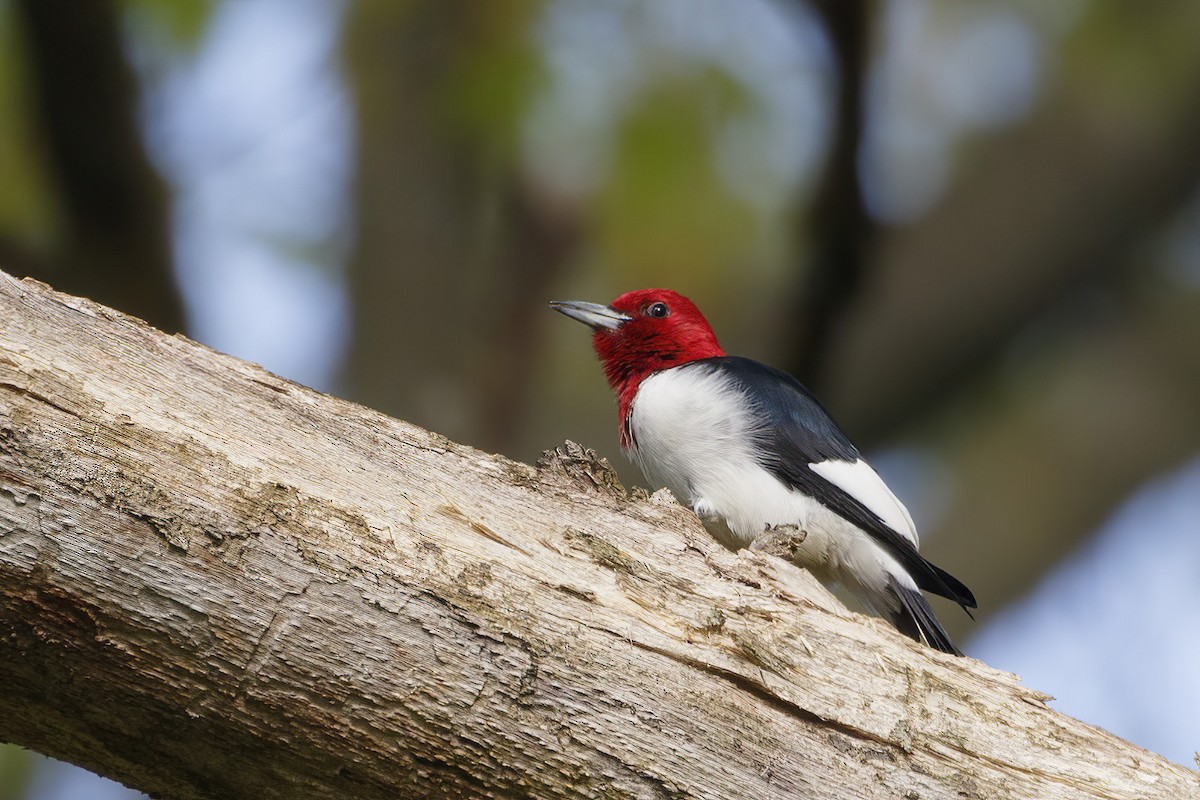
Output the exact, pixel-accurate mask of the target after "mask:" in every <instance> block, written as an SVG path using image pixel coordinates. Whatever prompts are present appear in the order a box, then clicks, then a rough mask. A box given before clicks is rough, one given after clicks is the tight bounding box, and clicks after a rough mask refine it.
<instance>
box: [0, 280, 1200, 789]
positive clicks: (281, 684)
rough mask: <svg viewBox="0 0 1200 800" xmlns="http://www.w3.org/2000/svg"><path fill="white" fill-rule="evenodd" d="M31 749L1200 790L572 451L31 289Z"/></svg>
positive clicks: (349, 769) (512, 769) (6, 647)
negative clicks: (468, 426)
mask: <svg viewBox="0 0 1200 800" xmlns="http://www.w3.org/2000/svg"><path fill="white" fill-rule="evenodd" d="M0 686H3V687H4V688H3V691H2V692H0V738H2V739H4V740H7V741H11V742H16V743H18V744H21V745H25V746H27V747H31V748H33V749H36V750H39V751H41V752H44V753H47V754H49V755H52V756H55V757H57V758H62V759H65V760H68V761H72V762H74V763H77V764H81V765H83V766H85V767H88V768H89V769H93V770H95V771H97V772H100V773H101V774H104V775H107V776H110V777H112V778H115V779H116V780H119V781H121V782H122V783H125V784H127V785H129V786H132V787H135V788H138V789H141V790H143V791H146V792H149V793H151V794H153V795H156V796H161V797H165V798H276V797H278V798H284V797H286V798H294V797H305V798H309V797H312V798H326V797H328V798H333V797H337V798H346V797H355V798H382V797H388V798H395V797H412V798H451V797H455V798H457V797H471V798H474V797H535V798H615V797H631V798H726V799H732V798H752V799H753V800H763V799H765V798H839V799H844V798H962V797H976V798H1047V799H1052V798H1200V780H1198V779H1197V775H1196V774H1195V773H1193V772H1192V771H1190V770H1187V769H1185V768H1183V767H1180V766H1178V765H1174V764H1171V763H1169V762H1167V761H1166V760H1165V759H1163V758H1161V757H1159V756H1156V755H1154V754H1152V753H1149V752H1146V751H1144V750H1141V749H1138V748H1136V747H1134V746H1132V745H1130V744H1128V743H1126V742H1124V741H1121V740H1120V739H1117V738H1116V737H1114V736H1111V735H1110V734H1108V733H1106V732H1104V731H1102V730H1099V729H1097V728H1094V727H1091V726H1088V725H1085V724H1083V723H1081V722H1078V721H1076V720H1074V719H1071V718H1069V717H1066V716H1063V715H1061V714H1059V713H1057V712H1055V711H1053V710H1052V709H1050V708H1048V707H1047V705H1046V702H1045V701H1046V699H1047V698H1046V697H1045V696H1044V695H1041V694H1039V693H1037V692H1036V691H1033V690H1031V689H1028V688H1025V687H1022V686H1021V685H1019V683H1018V682H1017V680H1016V678H1015V677H1014V676H1012V675H1009V674H1006V673H1001V672H998V671H995V670H992V669H990V668H988V667H987V666H985V665H984V664H981V663H979V662H976V661H972V660H970V659H957V658H953V657H950V656H943V655H942V654H939V653H935V652H933V651H931V650H929V649H927V648H923V647H920V646H918V645H916V644H915V643H913V642H910V641H909V640H907V639H905V638H903V637H902V636H900V635H899V634H897V633H895V632H894V631H892V630H891V629H889V628H888V627H887V626H886V625H885V624H883V623H881V622H877V621H874V620H870V619H867V618H864V617H860V616H858V615H854V614H851V613H850V612H848V611H846V610H845V609H843V608H842V607H841V606H840V605H839V604H838V603H837V601H836V600H834V599H833V598H832V597H831V596H830V595H829V594H828V593H827V592H826V591H825V590H824V589H823V588H822V587H820V586H819V585H818V584H816V583H815V581H813V580H812V579H811V578H810V576H808V575H807V574H806V573H803V572H801V571H798V570H796V569H794V568H792V567H790V566H788V565H786V564H784V563H783V562H781V561H778V560H777V559H774V558H772V557H771V556H769V555H767V554H765V553H751V552H742V553H737V554H734V553H730V552H728V551H725V550H723V549H721V548H720V547H719V546H718V545H716V544H715V543H714V542H713V541H712V540H710V539H709V538H708V537H707V535H706V534H705V533H704V531H703V529H702V528H701V527H700V526H699V524H698V522H697V521H696V520H695V518H694V517H693V516H692V515H691V514H690V513H689V512H686V511H685V510H684V509H682V508H680V507H679V506H678V505H676V504H675V503H674V502H673V501H671V500H670V499H669V498H666V497H662V496H655V497H653V498H645V497H630V496H626V495H625V493H624V492H623V491H622V490H620V488H619V485H616V484H615V483H614V482H613V481H612V480H611V476H609V475H608V473H607V472H606V471H605V469H604V465H603V464H600V463H597V462H596V461H595V460H594V457H593V456H592V455H591V454H589V453H587V452H585V451H582V450H580V449H578V448H563V449H562V450H561V451H560V452H559V453H558V454H557V455H553V454H552V455H551V456H549V457H547V458H546V459H545V460H544V461H543V463H542V465H541V466H540V467H531V466H527V465H525V464H519V463H514V462H511V461H508V460H506V459H503V458H500V457H497V456H493V455H487V454H484V453H481V452H478V451H475V450H472V449H471V448H468V447H464V446H462V445H458V444H455V443H453V442H450V441H447V440H446V439H444V438H442V437H439V436H438V435H436V434H433V433H430V432H428V431H424V430H421V429H419V428H416V427H414V426H412V425H409V424H407V423H404V422H401V421H398V420H395V419H390V418H388V417H385V416H383V415H381V414H378V413H376V412H373V411H371V410H369V409H366V408H362V407H360V406H356V405H353V404H351V403H347V402H344V401H341V400H338V399H336V398H332V397H327V396H324V395H321V394H318V393H316V392H313V391H310V390H308V389H305V388H303V387H301V386H298V385H295V384H293V383H289V382H288V381H285V380H282V379H280V378H277V377H275V376H273V375H271V374H269V373H267V372H265V371H264V370H262V369H261V368H259V367H257V366H255V365H253V364H248V363H246V362H243V361H239V360H237V359H234V358H231V357H229V356H225V355H221V354H219V353H215V352H213V351H211V350H208V349H206V348H204V347H201V346H199V345H197V344H195V343H194V342H191V341H189V340H187V339H184V338H182V337H171V336H166V335H164V334H162V333H160V332H158V331H156V330H154V329H152V328H150V327H148V326H146V325H145V324H143V323H140V322H138V321H137V320H134V319H131V318H128V317H125V316H123V315H121V314H119V313H116V312H114V311H111V310H109V309H106V308H103V307H101V306H98V305H95V304H93V303H91V302H89V301H86V300H81V299H78V298H72V297H68V296H65V295H61V294H57V293H55V292H53V291H51V290H49V289H48V288H47V287H45V286H42V285H41V284H36V283H31V282H19V281H16V280H14V279H11V278H8V277H7V276H3V275H2V274H0Z"/></svg>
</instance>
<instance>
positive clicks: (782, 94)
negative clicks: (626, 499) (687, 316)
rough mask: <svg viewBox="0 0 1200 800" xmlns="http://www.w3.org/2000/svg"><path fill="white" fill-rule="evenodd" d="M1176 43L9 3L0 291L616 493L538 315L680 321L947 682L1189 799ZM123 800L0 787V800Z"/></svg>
mask: <svg viewBox="0 0 1200 800" xmlns="http://www.w3.org/2000/svg"><path fill="white" fill-rule="evenodd" d="M1198 42H1200V3H1196V2H1194V0H1161V2H1156V3H1152V4H1143V3H1127V2H1123V1H1122V0H1090V1H1089V0H1056V2H1053V3H1045V2H1041V0H1007V1H1003V2H1002V1H1001V0H990V1H989V0H969V1H967V0H879V1H878V2H871V3H862V2H850V1H849V0H822V1H818V0H740V1H739V2H736V3H735V2H719V1H718V0H654V2H646V1H645V0H643V1H642V2H636V1H634V0H508V1H507V2H502V3H501V2H473V3H445V2H439V0H224V2H217V1H216V0H126V1H125V2H118V1H117V0H89V2H78V1H77V0H0V269H3V270H5V271H7V272H9V273H12V274H16V275H20V276H25V275H31V276H34V277H37V278H39V279H41V280H44V281H46V282H48V283H50V284H51V285H52V286H54V287H55V288H57V289H60V290H63V291H67V292H72V293H76V294H82V295H87V296H89V297H92V298H93V299H95V300H98V301H100V302H103V303H106V304H109V305H112V306H115V307H116V308H119V309H121V310H123V311H126V312H128V313H131V314H134V315H137V316H139V317H143V318H145V319H147V320H148V321H150V322H151V323H152V324H154V325H156V326H158V327H160V328H162V329H164V330H167V331H182V332H184V333H186V334H187V335H188V336H191V337H193V338H195V339H198V340H199V341H201V342H204V343H205V344H208V345H210V346H212V347H214V348H217V349H219V350H223V351H226V352H229V353H233V354H235V355H238V356H240V357H243V358H247V359H250V360H253V361H257V362H260V363H262V364H263V365H265V366H266V367H267V368H268V369H271V370H272V371H274V372H277V373H279V374H282V375H284V376H286V377H289V378H292V379H294V380H296V381H299V382H301V383H304V384H307V385H310V386H313V387H315V388H318V389H320V390H322V391H328V392H332V393H335V394H338V395H341V396H344V397H349V398H351V399H354V400H357V401H359V402H362V403H365V404H367V405H369V406H372V407H375V408H378V409H380V410H383V411H385V412H387V413H389V414H392V415H395V416H398V417H402V418H404V419H407V420H410V421H412V422H415V423H417V424H420V425H422V426H425V427H427V428H431V429H433V430H435V431H438V432H440V433H442V434H445V435H447V436H449V437H451V438H453V439H455V440H458V441H461V442H465V443H468V444H471V445H474V446H476V447H480V448H483V449H485V450H489V451H495V452H500V453H504V454H505V455H508V456H510V457H513V458H516V459H520V460H522V461H527V462H528V461H532V460H533V459H535V458H536V457H537V455H538V453H539V452H540V451H541V450H543V449H545V448H549V447H553V446H554V445H556V444H557V443H559V442H561V441H562V440H563V439H564V438H567V437H569V438H571V439H574V440H576V441H579V442H582V443H584V444H586V445H589V446H592V447H595V448H596V449H598V450H599V451H600V452H601V453H602V454H605V455H607V456H609V457H610V458H611V459H612V461H613V463H614V464H615V465H616V466H617V467H618V468H619V469H620V470H621V473H622V476H623V477H624V479H625V480H626V482H627V483H630V484H635V483H638V482H639V481H640V476H639V475H638V474H637V473H636V471H635V470H633V469H631V468H630V467H629V465H628V464H626V463H625V462H624V460H623V458H622V457H621V456H620V453H619V448H618V445H617V441H616V430H617V420H616V415H615V409H614V403H613V401H612V399H611V396H610V393H609V391H608V388H607V386H606V385H605V383H604V379H603V376H602V373H601V371H600V368H599V366H598V364H597V363H596V362H595V360H594V357H593V355H592V352H591V347H590V341H589V337H588V334H587V332H586V331H585V330H584V329H583V328H582V327H580V326H579V325H577V324H576V323H574V322H571V321H569V320H566V319H564V318H562V317H560V316H558V315H556V314H554V313H552V312H551V311H549V310H548V309H547V308H546V302H547V301H548V300H550V299H555V298H569V299H588V300H595V301H602V302H608V301H610V300H611V299H613V298H614V297H615V296H616V295H618V294H620V293H621V292H623V291H626V290H629V289H634V288H643V287H648V286H667V287H671V288H674V289H677V290H679V291H681V292H683V293H684V294H687V295H689V296H691V297H692V298H693V299H694V300H695V301H696V302H697V304H698V305H699V306H700V307H701V308H702V309H704V310H705V311H706V313H707V314H708V316H709V318H710V320H711V321H712V322H713V324H714V327H715V328H716V330H717V332H718V334H719V335H720V338H721V340H722V344H723V345H724V346H725V347H726V349H727V350H729V351H731V352H736V353H741V354H745V355H749V356H752V357H756V358H759V359H761V360H764V361H768V362H771V363H773V364H776V365H778V366H781V367H784V368H786V369H788V370H790V371H791V372H793V373H794V374H796V375H797V376H799V377H800V378H801V379H802V380H804V381H806V382H807V383H808V384H809V385H810V386H811V387H812V388H813V389H814V390H815V391H816V393H817V394H818V395H819V396H820V397H822V398H823V399H824V400H825V402H826V405H827V406H828V407H829V408H830V410H831V411H832V412H833V414H834V416H835V417H837V418H838V419H839V420H840V421H841V422H842V423H843V426H844V427H845V428H846V429H847V431H848V432H849V433H850V435H851V437H852V438H853V439H854V440H856V441H857V442H858V443H859V444H860V446H861V447H862V449H863V450H864V451H866V452H867V453H869V455H870V457H871V458H872V459H873V461H874V462H875V463H876V465H877V467H878V468H879V470H880V471H881V472H882V473H883V474H884V476H885V478H886V479H887V481H888V482H889V483H890V484H891V485H893V487H895V488H896V490H897V493H898V494H899V495H900V496H901V497H902V498H903V499H904V500H905V501H906V503H907V504H908V506H909V508H910V510H911V511H912V512H913V516H914V517H915V518H916V520H917V523H918V525H919V527H920V528H921V530H922V547H923V550H924V552H926V553H927V554H928V555H929V557H930V558H931V559H932V560H933V561H935V562H937V563H938V564H940V565H941V566H943V567H945V568H946V569H948V570H949V571H950V572H952V573H953V574H955V575H957V576H958V577H960V578H962V579H963V580H964V581H965V582H966V583H967V584H968V585H969V586H971V587H972V589H974V591H975V594H976V595H977V597H978V598H979V601H980V608H979V614H978V621H977V622H975V623H971V622H970V620H968V619H967V618H966V617H965V615H962V614H961V613H958V612H956V611H955V610H954V609H953V608H952V607H950V606H948V605H939V606H938V610H939V612H940V613H941V615H942V616H943V618H944V619H945V620H946V622H947V623H948V625H949V627H950V629H951V632H952V633H953V634H955V635H956V637H957V638H958V639H959V640H960V641H961V642H962V643H963V644H964V649H965V650H966V651H967V653H968V654H969V655H972V656H975V657H978V658H981V659H983V660H984V661H986V662H988V663H989V664H992V665H994V666H996V667H999V668H1002V669H1007V670H1012V671H1014V672H1017V673H1019V674H1020V675H1021V676H1023V678H1024V680H1025V682H1026V683H1027V684H1028V685H1030V686H1032V687H1034V688H1037V689H1040V690H1042V691H1045V692H1048V693H1050V694H1052V695H1054V696H1056V697H1057V698H1059V699H1058V700H1057V702H1056V703H1055V706H1056V707H1057V708H1059V709H1061V710H1062V711H1064V712H1066V713H1069V714H1072V715H1074V716H1077V717H1080V718H1082V719H1084V720H1087V721H1089V722H1092V723H1095V724H1098V725H1101V726H1103V727H1105V728H1108V729H1109V730H1111V731H1113V732H1114V733H1116V734H1118V735H1120V736H1122V737H1125V738H1127V739H1130V740H1132V741H1134V742H1136V743H1138V744H1140V745H1142V746H1144V747H1147V748H1149V749H1152V750H1155V751H1157V752H1160V753H1162V754H1164V755H1166V756H1168V757H1169V758H1171V759H1173V760H1175V761H1178V762H1180V763H1184V764H1187V765H1189V766H1191V765H1192V759H1193V753H1194V751H1196V750H1197V749H1200V46H1198V44H1197V43H1198ZM213 402H220V398H213ZM132 796H138V795H136V794H135V793H132V792H129V791H128V790H126V789H123V788H122V787H120V786H118V785H116V784H114V783H111V782H108V781H103V780H101V779H99V778H97V777H95V776H92V775H90V774H88V773H86V772H84V771H82V770H79V769H77V768H73V767H67V766H66V765H61V764H57V763H56V762H52V761H48V760H45V759H42V758H41V757H39V756H35V755H34V754H32V753H29V752H28V751H25V750H22V749H20V748H17V747H12V746H8V747H3V748H0V800H17V799H18V798H20V799H21V800H25V799H26V798H40V799H47V800H48V799H49V798H89V800H91V799H92V798H122V797H132Z"/></svg>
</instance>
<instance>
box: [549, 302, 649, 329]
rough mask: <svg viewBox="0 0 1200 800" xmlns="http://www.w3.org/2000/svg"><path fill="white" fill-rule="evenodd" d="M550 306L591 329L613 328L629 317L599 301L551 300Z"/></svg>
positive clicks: (619, 325)
mask: <svg viewBox="0 0 1200 800" xmlns="http://www.w3.org/2000/svg"><path fill="white" fill-rule="evenodd" d="M550 307H551V308H553V309H554V310H555V311H558V312H560V313H562V314H566V315H567V316H568V317H570V318H571V319H576V320H579V321H580V322H582V323H583V324H584V325H587V326H588V327H590V328H592V329H599V328H608V329H609V330H615V329H617V328H619V327H621V324H622V323H625V322H628V321H629V320H630V319H631V317H628V316H626V315H624V314H622V313H621V312H620V311H616V310H614V309H612V308H609V307H608V306H602V305H600V304H599V303H585V302H584V301H582V300H551V301H550Z"/></svg>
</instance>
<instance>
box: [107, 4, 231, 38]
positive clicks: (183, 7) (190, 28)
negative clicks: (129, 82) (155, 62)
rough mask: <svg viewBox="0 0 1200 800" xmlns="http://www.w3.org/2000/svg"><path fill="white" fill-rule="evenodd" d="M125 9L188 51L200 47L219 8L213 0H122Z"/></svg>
mask: <svg viewBox="0 0 1200 800" xmlns="http://www.w3.org/2000/svg"><path fill="white" fill-rule="evenodd" d="M121 5H122V6H123V8H124V10H125V11H126V12H127V13H129V14H130V15H133V16H135V17H136V18H137V19H138V20H139V21H143V22H145V23H147V24H149V25H151V26H153V27H155V28H157V29H159V30H160V31H162V32H163V33H165V34H166V36H167V38H168V39H169V40H170V41H171V42H172V43H173V44H175V45H176V46H179V47H188V48H192V47H195V46H197V45H198V44H199V43H200V40H201V38H202V37H203V35H204V31H205V29H206V28H207V26H208V20H209V17H210V16H211V15H212V12H213V10H214V9H215V8H216V7H217V3H215V2H213V0H121Z"/></svg>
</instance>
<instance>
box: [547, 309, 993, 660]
mask: <svg viewBox="0 0 1200 800" xmlns="http://www.w3.org/2000/svg"><path fill="white" fill-rule="evenodd" d="M550 307H551V308H552V309H554V310H555V311H559V312H561V313H562V314H565V315H566V316H568V317H570V318H572V319H574V320H577V321H579V322H582V323H583V324H585V325H587V326H588V327H590V328H591V329H592V331H593V333H592V345H593V347H594V349H595V351H596V354H597V356H599V359H600V362H601V365H602V366H603V368H604V374H605V377H606V378H607V379H608V384H609V386H611V387H612V389H613V391H614V392H615V393H616V398H617V405H618V408H619V415H620V443H621V448H622V450H624V452H625V454H626V455H627V456H628V457H629V458H630V460H631V461H633V462H634V463H635V464H636V465H637V466H638V467H639V468H640V469H641V471H642V473H643V474H644V475H645V477H646V480H647V481H648V482H649V483H650V484H652V485H653V487H654V488H655V489H658V488H662V487H666V488H667V489H669V490H670V491H671V493H672V494H673V495H674V496H675V498H676V499H677V500H678V501H679V502H680V503H681V504H683V505H685V506H688V507H690V508H691V509H692V511H694V512H695V513H696V515H697V516H698V517H699V518H700V520H701V522H703V524H704V526H705V528H706V529H707V530H708V531H709V533H711V534H712V536H713V537H714V538H715V539H716V540H717V541H718V542H720V543H721V544H723V545H725V546H726V547H728V548H730V549H732V550H738V549H742V548H746V547H754V545H755V543H756V542H760V543H761V542H762V541H764V540H765V537H766V536H768V535H770V534H771V532H772V531H775V530H778V529H779V528H781V527H785V526H793V527H794V528H795V529H797V530H801V531H803V532H804V536H803V538H802V539H801V540H800V541H799V544H798V545H795V546H794V548H792V549H791V554H790V557H789V560H791V561H792V562H793V563H795V564H796V565H798V566H801V567H804V568H806V569H808V570H809V571H810V572H811V573H813V574H814V575H815V576H816V577H817V578H818V579H819V580H821V581H822V582H823V583H825V584H826V585H832V586H839V585H840V586H841V587H843V588H844V589H845V590H846V591H848V592H849V593H850V594H851V595H853V596H854V597H856V598H857V599H858V600H859V602H861V603H862V605H863V606H865V607H866V609H867V610H868V611H871V612H873V613H875V614H877V615H878V616H881V617H883V618H885V619H887V620H889V621H890V622H891V623H892V624H893V625H894V626H895V627H896V628H897V629H898V630H899V631H900V632H901V633H904V634H905V635H907V636H909V637H911V638H912V639H915V640H917V641H918V642H922V643H924V644H926V645H928V646H929V647H932V648H934V649H936V650H940V651H942V652H945V653H951V654H954V655H962V651H960V650H959V649H958V648H957V647H956V646H955V645H954V643H953V642H952V641H951V639H950V636H949V635H948V634H947V633H946V630H945V628H944V627H943V626H942V624H941V622H940V621H939V620H938V618H937V616H936V615H935V614H934V612H933V609H932V608H931V607H930V605H929V603H928V601H927V600H926V599H925V597H924V595H923V594H922V590H924V591H928V592H931V593H933V594H936V595H941V596H942V597H946V598H949V599H950V600H953V601H954V602H956V603H958V604H959V605H960V606H961V607H962V608H963V610H964V611H966V612H967V614H968V615H970V613H971V612H970V609H972V608H975V607H976V603H975V597H974V595H973V594H972V593H971V590H970V589H968V588H967V587H966V586H965V585H963V583H962V582H961V581H959V580H958V579H957V578H955V577H953V576H952V575H950V574H949V573H947V572H946V571H944V570H942V569H940V568H938V567H936V566H934V565H933V564H932V563H930V562H929V561H927V560H926V559H925V558H924V557H923V556H922V555H921V554H920V552H919V551H918V545H919V540H918V537H917V529H916V526H915V525H914V524H913V519H912V516H911V515H910V514H909V513H908V510H907V509H906V508H905V507H904V504H903V503H901V502H900V500H899V499H898V498H897V497H896V495H895V494H894V493H893V492H892V491H891V490H890V489H889V488H888V486H887V484H885V483H884V481H883V479H882V478H880V476H879V474H878V473H877V472H876V471H875V470H874V469H873V468H872V467H871V466H870V465H869V464H868V463H867V461H866V460H865V459H864V458H863V456H862V454H861V453H860V452H859V451H858V449H857V448H856V447H855V446H854V444H853V443H852V442H851V441H850V439H849V437H847V436H846V434H845V433H844V432H843V431H842V429H841V428H840V427H838V425H837V423H836V422H835V421H834V420H833V418H832V417H831V416H830V415H829V413H828V412H827V411H826V410H825V408H824V407H823V406H822V405H821V404H820V402H819V401H818V400H817V399H816V397H814V396H813V394H812V393H811V392H809V391H808V389H806V388H805V387H804V385H803V384H801V383H800V381H798V380H797V379H796V378H794V377H792V376H791V375H789V374H788V373H786V372H783V371H781V370H778V369H775V368H773V367H770V366H767V365H766V364H762V363H760V362H758V361H754V360H752V359H749V358H745V357H742V356H731V355H727V354H726V353H725V351H724V350H722V349H721V346H720V344H718V342H717V337H716V334H715V333H714V332H713V329H712V327H711V326H710V325H709V323H708V321H707V320H706V319H705V318H704V315H703V314H701V313H700V310H699V309H698V308H697V307H696V305H695V304H694V303H692V301H691V300H689V299H688V298H686V297H684V296H683V295H681V294H679V293H677V292H675V291H672V290H670V289H641V290H638V291H632V292H627V293H625V294H622V295H621V296H620V297H618V298H617V299H616V300H614V301H613V302H612V303H611V304H609V305H602V304H599V303H590V302H584V301H579V300H555V301H552V302H551V303H550ZM796 538H799V537H796Z"/></svg>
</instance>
